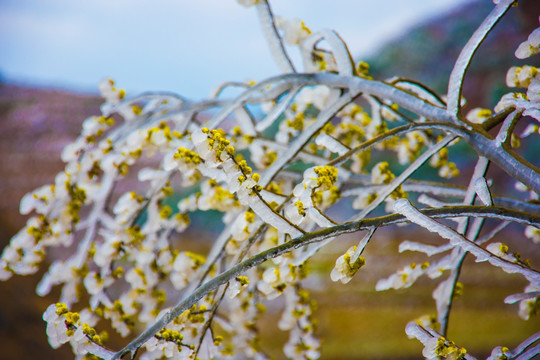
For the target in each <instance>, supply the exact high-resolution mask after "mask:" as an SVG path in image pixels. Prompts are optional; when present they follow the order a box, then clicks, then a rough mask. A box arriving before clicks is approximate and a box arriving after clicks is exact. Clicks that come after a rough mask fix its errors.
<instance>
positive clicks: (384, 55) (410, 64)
mask: <svg viewBox="0 0 540 360" xmlns="http://www.w3.org/2000/svg"><path fill="white" fill-rule="evenodd" d="M491 9H493V2H492V1H490V0H477V1H471V2H470V3H467V4H465V5H463V6H462V7H460V8H458V9H456V10H454V11H453V12H451V13H448V14H444V15H441V16H440V17H438V18H434V19H432V20H430V21H428V22H426V23H424V24H420V25H418V26H416V27H415V28H413V29H411V30H410V31H409V32H407V33H405V34H403V35H402V36H401V37H399V38H397V39H395V40H394V41H392V42H390V43H389V44H387V45H386V46H385V47H384V48H382V49H381V50H380V51H379V52H378V53H377V54H375V55H374V56H372V57H371V58H370V59H368V60H367V62H368V63H369V64H370V65H371V69H372V73H373V75H374V76H375V77H376V78H387V77H391V76H402V77H407V78H411V79H415V80H420V81H422V82H423V83H425V84H427V85H429V86H430V87H432V88H433V89H435V90H437V91H439V92H440V93H443V94H444V93H446V89H447V86H448V77H449V75H450V72H451V71H452V67H453V64H454V61H455V60H456V59H457V57H458V55H459V53H460V51H461V49H462V47H463V46H464V45H465V43H466V41H467V39H468V38H469V37H470V35H471V34H472V33H473V32H474V30H475V29H476V28H477V27H478V25H479V24H480V23H481V22H482V20H483V19H484V17H485V16H486V15H487V14H488V13H489V12H490V11H491ZM539 14H540V1H538V0H521V1H520V2H519V6H518V7H515V8H511V9H510V10H509V13H508V14H507V15H505V17H504V18H503V19H502V20H501V21H500V22H499V23H498V24H497V25H496V27H495V29H494V30H493V31H492V32H491V33H490V34H489V35H488V37H487V39H486V40H485V42H484V43H483V44H482V45H481V47H480V49H479V51H478V52H477V53H476V54H475V56H474V58H473V62H472V64H471V67H470V69H469V73H468V77H467V78H466V82H465V84H464V87H465V88H464V96H465V98H466V99H467V100H468V102H469V105H470V106H479V105H483V106H485V107H487V106H493V105H495V102H496V98H497V97H500V96H501V95H502V94H504V93H506V92H508V91H509V90H508V88H507V87H506V86H505V83H504V81H505V76H506V70H507V69H508V68H509V67H510V66H512V65H519V64H524V63H527V64H530V65H535V64H536V65H537V66H540V59H539V58H538V57H533V58H529V59H526V60H525V61H523V60H521V61H520V60H518V59H516V58H515V57H514V55H513V53H514V50H515V49H516V48H517V46H518V45H519V43H521V42H522V41H524V40H525V39H526V38H527V36H528V35H529V34H530V33H531V31H532V30H533V29H535V28H537V27H538V26H539V19H538V16H539Z"/></svg>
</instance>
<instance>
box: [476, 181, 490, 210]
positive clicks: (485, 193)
mask: <svg viewBox="0 0 540 360" xmlns="http://www.w3.org/2000/svg"><path fill="white" fill-rule="evenodd" d="M473 186H474V190H475V192H476V194H477V195H478V197H479V198H480V200H481V201H482V202H483V203H484V205H486V206H491V205H493V200H492V199H491V192H490V191H489V187H488V184H487V182H486V178H484V177H479V178H477V179H476V180H474V182H473Z"/></svg>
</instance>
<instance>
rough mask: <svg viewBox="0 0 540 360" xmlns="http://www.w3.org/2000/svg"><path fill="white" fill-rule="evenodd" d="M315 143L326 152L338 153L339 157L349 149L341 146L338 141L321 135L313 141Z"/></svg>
mask: <svg viewBox="0 0 540 360" xmlns="http://www.w3.org/2000/svg"><path fill="white" fill-rule="evenodd" d="M315 143H316V144H317V145H319V146H324V147H325V148H327V149H328V150H330V151H332V152H335V153H338V154H339V155H343V154H345V153H346V152H347V151H349V149H348V148H347V147H346V146H344V145H343V144H341V143H340V142H339V141H337V140H336V139H334V138H333V137H331V136H329V135H327V134H325V133H322V134H320V135H319V136H317V138H316V139H315Z"/></svg>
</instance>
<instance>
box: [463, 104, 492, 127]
mask: <svg viewBox="0 0 540 360" xmlns="http://www.w3.org/2000/svg"><path fill="white" fill-rule="evenodd" d="M491 114H492V113H491V110H489V109H483V108H475V109H472V110H471V111H469V113H468V114H467V120H469V121H470V122H472V123H474V124H482V123H483V122H484V121H486V120H487V119H488V118H489V117H490V116H491Z"/></svg>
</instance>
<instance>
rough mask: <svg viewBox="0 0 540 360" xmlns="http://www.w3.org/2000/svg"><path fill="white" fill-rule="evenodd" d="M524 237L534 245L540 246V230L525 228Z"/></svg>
mask: <svg viewBox="0 0 540 360" xmlns="http://www.w3.org/2000/svg"><path fill="white" fill-rule="evenodd" d="M525 236H526V237H528V238H529V239H531V240H532V241H533V242H534V243H535V244H540V229H538V228H535V227H534V226H530V225H529V226H527V227H525Z"/></svg>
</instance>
